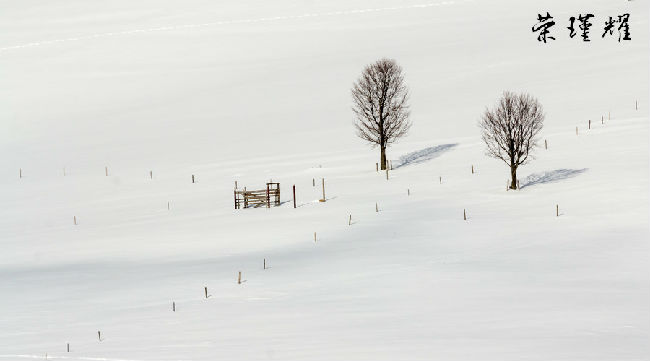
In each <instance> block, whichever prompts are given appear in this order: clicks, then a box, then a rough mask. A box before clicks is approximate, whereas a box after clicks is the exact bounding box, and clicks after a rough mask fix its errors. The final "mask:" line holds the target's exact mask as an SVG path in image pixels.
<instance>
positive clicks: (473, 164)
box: [472, 164, 474, 174]
mask: <svg viewBox="0 0 650 361" xmlns="http://www.w3.org/2000/svg"><path fill="white" fill-rule="evenodd" d="M472 174H474V164H472Z"/></svg>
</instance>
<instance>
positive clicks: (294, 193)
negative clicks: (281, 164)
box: [293, 184, 296, 208]
mask: <svg viewBox="0 0 650 361" xmlns="http://www.w3.org/2000/svg"><path fill="white" fill-rule="evenodd" d="M293 208H296V185H295V184H294V185H293Z"/></svg>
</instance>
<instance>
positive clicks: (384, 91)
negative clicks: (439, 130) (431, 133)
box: [352, 59, 411, 170]
mask: <svg viewBox="0 0 650 361" xmlns="http://www.w3.org/2000/svg"><path fill="white" fill-rule="evenodd" d="M408 98H409V92H408V88H407V86H406V84H405V83H404V75H403V74H402V67H401V66H399V65H398V64H397V62H396V61H395V60H393V59H380V60H378V61H377V62H375V63H374V64H370V65H368V66H366V67H365V69H364V70H363V73H361V76H360V77H359V79H358V80H357V81H356V82H355V83H354V85H353V87H352V100H353V106H352V111H354V114H355V115H356V118H357V121H356V122H355V124H354V125H355V127H356V128H357V135H358V136H359V137H360V138H361V139H363V140H365V141H367V142H369V143H371V144H372V145H373V147H375V146H379V149H380V152H381V157H380V162H381V163H380V164H381V169H382V170H383V169H386V164H387V161H386V148H387V147H388V146H389V145H390V144H393V143H394V142H395V141H397V139H399V138H401V137H403V136H404V135H406V133H407V132H408V130H409V128H410V127H411V121H410V119H409V116H410V111H409V105H408Z"/></svg>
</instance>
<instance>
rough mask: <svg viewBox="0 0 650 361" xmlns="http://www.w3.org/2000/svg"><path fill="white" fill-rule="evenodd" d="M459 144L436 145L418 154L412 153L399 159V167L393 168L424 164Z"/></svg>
mask: <svg viewBox="0 0 650 361" xmlns="http://www.w3.org/2000/svg"><path fill="white" fill-rule="evenodd" d="M457 145H458V143H454V144H441V145H436V146H435V147H428V148H424V149H421V150H418V151H416V152H411V153H408V154H406V155H403V156H401V157H399V160H398V161H397V162H398V163H397V165H396V166H395V167H393V168H400V167H405V166H407V165H410V164H418V163H423V162H426V161H429V160H432V159H435V158H438V157H439V156H440V155H442V154H443V153H445V152H447V151H449V150H450V149H451V148H453V147H455V146H457Z"/></svg>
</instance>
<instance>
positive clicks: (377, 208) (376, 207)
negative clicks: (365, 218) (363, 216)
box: [375, 202, 379, 212]
mask: <svg viewBox="0 0 650 361" xmlns="http://www.w3.org/2000/svg"><path fill="white" fill-rule="evenodd" d="M375 212H379V205H378V204H377V203H376V202H375Z"/></svg>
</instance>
